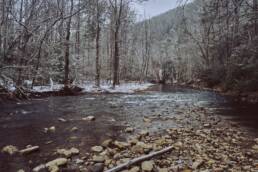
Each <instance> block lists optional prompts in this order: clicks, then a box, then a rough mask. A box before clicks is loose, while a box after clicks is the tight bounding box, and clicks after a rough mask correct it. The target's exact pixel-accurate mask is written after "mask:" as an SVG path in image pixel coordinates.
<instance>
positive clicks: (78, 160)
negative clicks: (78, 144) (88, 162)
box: [75, 159, 84, 164]
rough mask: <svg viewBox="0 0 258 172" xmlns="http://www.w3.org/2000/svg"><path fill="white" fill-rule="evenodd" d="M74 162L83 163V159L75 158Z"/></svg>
mask: <svg viewBox="0 0 258 172" xmlns="http://www.w3.org/2000/svg"><path fill="white" fill-rule="evenodd" d="M75 163H76V164H83V163H84V161H83V160H81V159H76V161H75Z"/></svg>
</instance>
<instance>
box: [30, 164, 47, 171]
mask: <svg viewBox="0 0 258 172" xmlns="http://www.w3.org/2000/svg"><path fill="white" fill-rule="evenodd" d="M45 168H46V165H45V164H41V165H39V166H37V167H35V168H33V170H32V171H33V172H40V171H41V170H43V169H45Z"/></svg>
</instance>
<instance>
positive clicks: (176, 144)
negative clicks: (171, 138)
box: [174, 142, 183, 148]
mask: <svg viewBox="0 0 258 172" xmlns="http://www.w3.org/2000/svg"><path fill="white" fill-rule="evenodd" d="M174 147H176V148H182V147H183V143H182V142H177V143H175V144H174Z"/></svg>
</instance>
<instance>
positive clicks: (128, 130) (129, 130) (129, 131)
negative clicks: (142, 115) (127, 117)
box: [125, 127, 134, 133]
mask: <svg viewBox="0 0 258 172" xmlns="http://www.w3.org/2000/svg"><path fill="white" fill-rule="evenodd" d="M133 131H134V129H133V128H131V127H129V128H126V129H125V132H127V133H132V132H133Z"/></svg>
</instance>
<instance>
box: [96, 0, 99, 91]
mask: <svg viewBox="0 0 258 172" xmlns="http://www.w3.org/2000/svg"><path fill="white" fill-rule="evenodd" d="M96 5H97V6H96V10H97V11H96V13H97V15H96V16H97V18H96V22H97V27H96V77H95V85H96V86H97V87H100V64H99V51H100V50H99V38H100V23H99V22H100V21H99V18H100V16H99V15H100V11H99V1H98V0H97V4H96Z"/></svg>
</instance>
